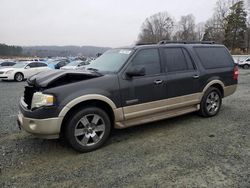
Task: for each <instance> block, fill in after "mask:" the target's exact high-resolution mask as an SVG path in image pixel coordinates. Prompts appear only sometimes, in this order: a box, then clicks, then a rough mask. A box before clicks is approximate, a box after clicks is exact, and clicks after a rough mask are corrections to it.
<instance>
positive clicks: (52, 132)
mask: <svg viewBox="0 0 250 188" xmlns="http://www.w3.org/2000/svg"><path fill="white" fill-rule="evenodd" d="M62 120H63V118H61V117H58V118H48V119H33V118H27V117H24V116H23V114H22V113H19V114H18V118H17V121H18V125H19V127H20V128H22V129H24V130H25V131H27V132H28V133H31V134H33V135H36V136H37V137H41V138H47V139H55V138H59V134H60V130H61V124H62Z"/></svg>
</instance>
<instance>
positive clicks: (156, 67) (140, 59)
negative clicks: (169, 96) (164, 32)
mask: <svg viewBox="0 0 250 188" xmlns="http://www.w3.org/2000/svg"><path fill="white" fill-rule="evenodd" d="M132 66H135V67H144V68H145V70H146V75H153V74H159V73H160V72H161V67H160V58H159V53H158V50H157V49H145V50H141V51H139V52H138V53H137V54H136V56H135V57H134V59H133V60H132Z"/></svg>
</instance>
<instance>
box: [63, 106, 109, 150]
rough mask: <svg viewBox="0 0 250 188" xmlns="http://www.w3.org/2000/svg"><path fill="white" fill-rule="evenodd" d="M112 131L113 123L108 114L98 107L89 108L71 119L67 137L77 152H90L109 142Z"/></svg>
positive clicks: (66, 129) (80, 111)
mask: <svg viewBox="0 0 250 188" xmlns="http://www.w3.org/2000/svg"><path fill="white" fill-rule="evenodd" d="M110 130H111V122H110V119H109V116H108V115H107V113H106V112H105V111H103V110H102V109H100V108H97V107H87V108H84V109H81V110H79V111H78V112H76V113H75V114H73V116H72V117H70V118H69V120H68V122H67V125H66V128H65V137H66V139H67V141H68V142H69V144H70V145H71V146H72V147H73V148H74V149H75V150H76V151H79V152H89V151H93V150H95V149H97V148H99V147H101V146H102V145H103V144H104V143H105V142H106V141H107V139H108V137H109V134H110Z"/></svg>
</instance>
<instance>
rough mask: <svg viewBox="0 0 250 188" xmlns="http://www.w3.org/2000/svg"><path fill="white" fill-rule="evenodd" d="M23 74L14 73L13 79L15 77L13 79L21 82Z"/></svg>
mask: <svg viewBox="0 0 250 188" xmlns="http://www.w3.org/2000/svg"><path fill="white" fill-rule="evenodd" d="M23 78H24V77H23V74H22V73H16V74H15V76H14V79H15V81H17V82H21V81H23Z"/></svg>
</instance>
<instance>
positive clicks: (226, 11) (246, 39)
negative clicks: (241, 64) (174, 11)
mask: <svg viewBox="0 0 250 188" xmlns="http://www.w3.org/2000/svg"><path fill="white" fill-rule="evenodd" d="M161 40H174V41H215V42H216V43H220V44H224V45H226V46H227V47H228V48H229V49H230V50H231V51H232V53H238V54H239V53H250V0H246V1H243V0H218V1H217V3H216V7H215V9H214V13H213V15H212V16H211V18H209V19H208V20H207V21H206V22H202V23H196V22H195V17H194V16H193V15H192V14H188V15H185V16H181V18H180V20H179V21H177V22H176V21H175V19H174V18H173V17H172V16H170V15H169V14H168V12H160V13H157V14H154V15H152V16H150V17H148V18H147V19H146V20H145V21H144V23H143V24H142V26H141V32H140V34H139V36H138V43H157V42H159V41H161Z"/></svg>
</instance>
